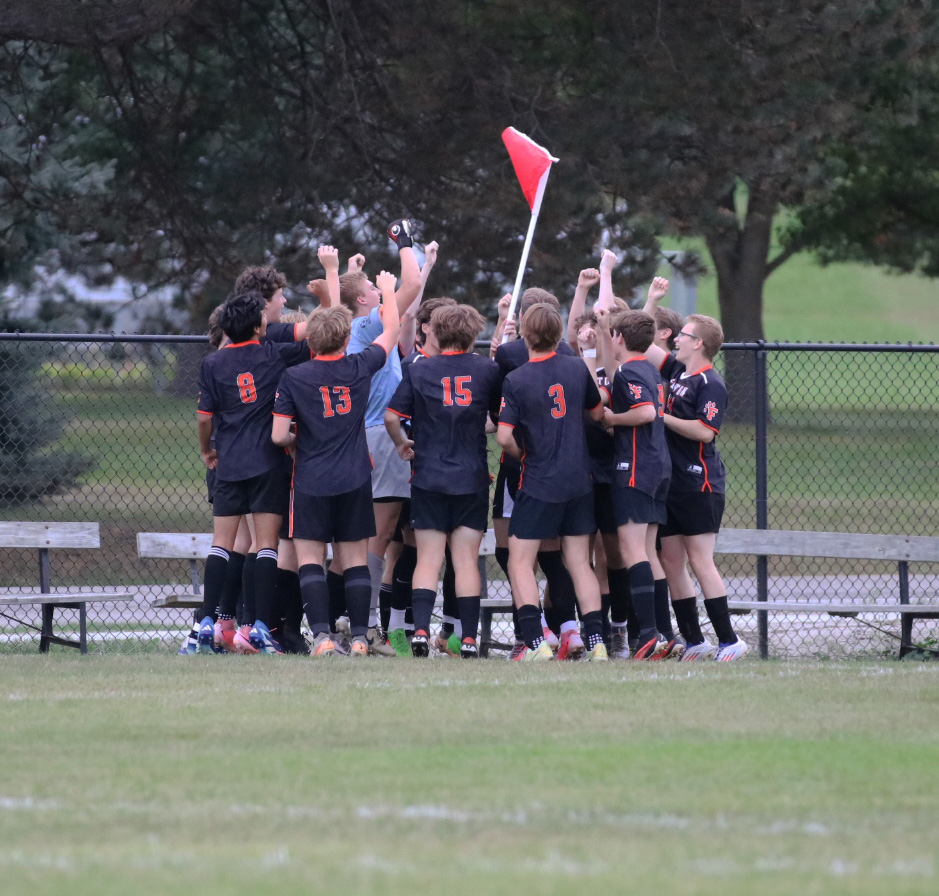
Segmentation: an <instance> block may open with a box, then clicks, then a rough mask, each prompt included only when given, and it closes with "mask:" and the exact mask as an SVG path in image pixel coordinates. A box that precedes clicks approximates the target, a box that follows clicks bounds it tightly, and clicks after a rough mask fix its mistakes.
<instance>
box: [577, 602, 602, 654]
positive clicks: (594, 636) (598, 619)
mask: <svg viewBox="0 0 939 896" xmlns="http://www.w3.org/2000/svg"><path fill="white" fill-rule="evenodd" d="M581 622H583V624H584V637H585V639H586V641H587V650H593V648H594V647H596V646H597V644H599V643H600V642H601V641H603V614H602V613H601V612H600V611H599V610H591V611H590V612H589V613H584V615H583V616H581Z"/></svg>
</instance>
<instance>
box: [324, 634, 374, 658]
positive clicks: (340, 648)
mask: <svg viewBox="0 0 939 896" xmlns="http://www.w3.org/2000/svg"><path fill="white" fill-rule="evenodd" d="M329 637H330V639H331V640H332V642H333V645H334V646H335V648H336V656H350V655H351V653H352V644H351V643H350V641H349V639H348V638H347V637H346V636H345V635H342V634H340V633H339V632H331V633H330V635H329ZM366 643H368V639H367V638H366Z"/></svg>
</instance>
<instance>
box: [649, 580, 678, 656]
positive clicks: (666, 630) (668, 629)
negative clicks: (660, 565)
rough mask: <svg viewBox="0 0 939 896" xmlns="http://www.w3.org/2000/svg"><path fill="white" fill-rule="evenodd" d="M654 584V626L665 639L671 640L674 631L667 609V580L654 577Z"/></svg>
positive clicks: (670, 615)
mask: <svg viewBox="0 0 939 896" xmlns="http://www.w3.org/2000/svg"><path fill="white" fill-rule="evenodd" d="M654 586H655V627H656V628H657V629H658V630H659V631H660V632H661V633H662V635H663V636H664V637H665V639H666V640H668V641H671V640H672V639H673V638H674V637H675V631H674V629H673V628H672V614H671V612H670V609H669V600H668V582H667V581H666V580H665V579H656V580H655V583H654Z"/></svg>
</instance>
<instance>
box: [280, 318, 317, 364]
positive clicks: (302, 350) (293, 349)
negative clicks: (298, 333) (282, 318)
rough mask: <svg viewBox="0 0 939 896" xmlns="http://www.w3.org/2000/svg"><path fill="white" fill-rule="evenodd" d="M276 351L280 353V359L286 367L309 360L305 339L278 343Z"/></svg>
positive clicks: (308, 350) (308, 348) (308, 349)
mask: <svg viewBox="0 0 939 896" xmlns="http://www.w3.org/2000/svg"><path fill="white" fill-rule="evenodd" d="M288 326H290V325H288ZM277 351H278V353H279V354H280V359H281V361H283V362H284V364H285V365H286V366H287V367H293V366H294V365H295V364H302V363H303V362H304V361H309V360H310V357H311V355H310V346H309V345H307V343H306V342H305V341H303V342H285V343H278V345H277Z"/></svg>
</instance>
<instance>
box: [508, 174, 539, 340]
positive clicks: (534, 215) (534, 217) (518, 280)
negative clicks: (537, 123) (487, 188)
mask: <svg viewBox="0 0 939 896" xmlns="http://www.w3.org/2000/svg"><path fill="white" fill-rule="evenodd" d="M550 173H551V166H550V165H548V167H547V169H546V170H545V173H544V174H542V175H541V180H540V181H538V192H537V193H536V194H535V204H534V205H533V206H532V210H531V220H530V221H529V222H528V235H527V236H526V237H525V245H524V247H523V248H522V261H521V263H520V264H519V266H518V274H517V275H516V277H515V288H514V289H513V290H512V302H511V304H510V305H509V316H508V318H507V319H508V320H512V319H513V317H514V316H515V308H516V306H517V305H518V296H519V292H520V291H521V288H522V279H523V278H524V276H525V265H526V264H527V263H528V253H529V251H530V250H531V243H532V239H533V237H534V235H535V225H536V224H537V223H538V213H539V212H540V211H541V200H542V199H543V198H544V191H545V186H546V185H547V183H548V175H549V174H550ZM507 339H508V337H507V336H505V335H503V336H502V342H503V343H505V342H506V340H507Z"/></svg>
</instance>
